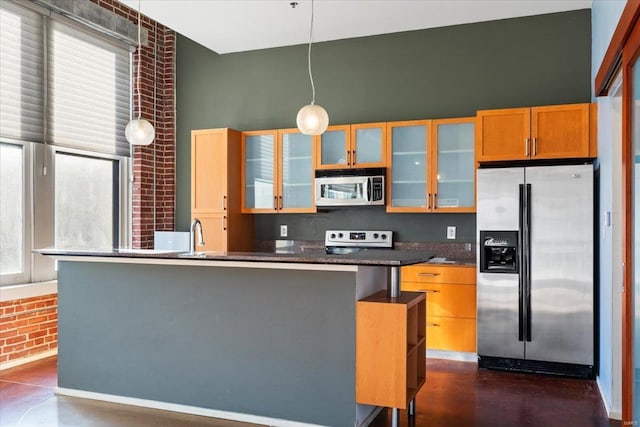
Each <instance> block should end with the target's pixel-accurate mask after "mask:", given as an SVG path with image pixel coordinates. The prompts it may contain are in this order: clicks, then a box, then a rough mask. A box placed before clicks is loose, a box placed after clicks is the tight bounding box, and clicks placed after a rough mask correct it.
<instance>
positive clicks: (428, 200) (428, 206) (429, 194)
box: [427, 193, 431, 210]
mask: <svg viewBox="0 0 640 427" xmlns="http://www.w3.org/2000/svg"><path fill="white" fill-rule="evenodd" d="M427 209H429V210H430V209H431V193H428V194H427Z"/></svg>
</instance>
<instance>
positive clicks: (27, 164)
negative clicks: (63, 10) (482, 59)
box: [0, 1, 132, 285]
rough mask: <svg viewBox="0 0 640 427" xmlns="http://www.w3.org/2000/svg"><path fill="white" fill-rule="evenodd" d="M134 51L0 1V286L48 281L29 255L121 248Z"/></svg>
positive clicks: (46, 269)
mask: <svg viewBox="0 0 640 427" xmlns="http://www.w3.org/2000/svg"><path fill="white" fill-rule="evenodd" d="M131 60H132V58H131V52H130V49H129V47H128V46H126V45H124V44H123V43H121V42H117V41H115V40H114V39H110V38H108V37H107V36H105V35H103V34H100V33H98V32H95V31H93V30H90V29H88V28H85V27H84V26H82V25H80V24H77V23H74V22H71V21H68V20H66V19H65V18H63V17H61V16H57V15H56V14H50V13H48V12H46V11H45V13H40V10H39V8H38V7H37V6H33V5H32V4H29V3H19V2H12V1H3V2H2V3H0V206H1V207H2V215H1V216H0V284H3V285H4V284H19V283H29V282H37V281H44V280H50V279H54V278H55V274H56V273H55V269H54V263H53V262H52V260H51V259H49V258H47V257H43V256H41V255H38V254H33V252H32V251H33V250H34V249H38V248H41V247H47V246H53V245H54V244H55V245H56V246H61V247H74V248H111V247H113V246H118V245H119V244H120V242H122V241H125V242H126V241H128V239H129V236H128V230H129V227H128V216H129V215H128V212H129V209H130V201H129V197H128V195H129V191H130V189H129V179H128V177H129V174H130V159H129V156H130V148H129V144H128V143H127V141H126V139H125V136H124V128H125V126H126V124H127V122H128V120H129V118H130V91H131V87H130V86H131V85H130V83H131V76H130V70H131Z"/></svg>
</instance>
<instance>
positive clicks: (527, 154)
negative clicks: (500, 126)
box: [524, 138, 529, 157]
mask: <svg viewBox="0 0 640 427" xmlns="http://www.w3.org/2000/svg"><path fill="white" fill-rule="evenodd" d="M524 155H525V156H526V157H529V138H525V139H524Z"/></svg>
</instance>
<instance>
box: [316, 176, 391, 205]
mask: <svg viewBox="0 0 640 427" xmlns="http://www.w3.org/2000/svg"><path fill="white" fill-rule="evenodd" d="M384 179H385V169H384V168H367V169H331V170H328V169H327V170H317V171H316V177H315V195H316V206H366V205H384Z"/></svg>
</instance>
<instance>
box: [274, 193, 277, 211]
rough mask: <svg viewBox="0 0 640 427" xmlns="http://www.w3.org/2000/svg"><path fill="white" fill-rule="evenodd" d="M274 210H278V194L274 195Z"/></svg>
mask: <svg viewBox="0 0 640 427" xmlns="http://www.w3.org/2000/svg"><path fill="white" fill-rule="evenodd" d="M273 210H275V211H277V210H278V196H273Z"/></svg>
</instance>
